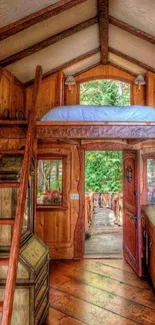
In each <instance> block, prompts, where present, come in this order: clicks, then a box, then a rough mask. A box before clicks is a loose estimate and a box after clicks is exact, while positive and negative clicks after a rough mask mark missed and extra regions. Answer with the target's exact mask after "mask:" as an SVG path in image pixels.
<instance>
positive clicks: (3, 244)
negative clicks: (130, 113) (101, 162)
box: [0, 0, 155, 325]
mask: <svg viewBox="0 0 155 325" xmlns="http://www.w3.org/2000/svg"><path fill="white" fill-rule="evenodd" d="M107 79H110V80H119V81H123V82H125V83H128V84H129V85H130V106H131V109H132V108H133V107H141V108H143V111H142V113H141V111H140V108H138V110H139V112H140V113H139V116H140V118H139V119H138V120H132V119H129V120H122V119H121V118H120V116H119V114H118V116H117V120H115V119H113V116H111V117H110V119H106V120H105V119H103V120H102V119H100V120H97V118H96V119H94V120H93V119H88V120H87V118H85V119H83V120H82V119H78V120H77V119H75V118H73V119H72V116H71V119H68V120H67V119H65V118H64V120H63V119H60V120H59V119H55V120H54V119H53V118H51V119H48V118H47V119H46V118H44V117H46V116H48V113H51V114H52V112H53V113H54V112H55V111H56V112H58V110H57V108H59V107H60V109H61V111H62V115H63V114H65V113H64V112H65V109H68V112H69V110H71V109H72V110H75V111H76V110H78V109H79V105H80V104H81V102H80V85H81V84H83V83H87V82H89V81H92V80H107ZM130 106H129V109H130ZM154 108H155V2H154V1H153V0H147V1H145V0H143V1H138V0H130V1H129V0H115V1H113V0H44V1H41V0H37V1H36V0H31V1H28V0H26V1H25V2H24V1H21V0H14V1H9V0H2V1H1V2H0V324H1V325H18V324H22V325H43V324H44V325H84V324H87V325H94V324H95V325H96V324H99V325H102V324H103V325H104V324H109V325H113V324H115V323H116V322H117V323H118V324H119V325H134V324H135V325H136V324H142V325H153V324H154V323H155V293H154V288H155V208H154V204H155V196H154V194H155V183H154V182H155V179H154V178H153V176H154V169H153V172H152V173H151V172H148V165H149V163H150V161H151V163H152V166H153V167H155V117H154V119H153V118H152V116H153V114H154ZM86 109H88V110H90V107H89V105H88V106H87V107H86ZM109 109H110V107H109ZM123 109H125V107H122V110H123ZM70 112H71V111H70ZM77 112H78V111H77ZM96 112H97V111H96ZM152 112H153V113H152ZM67 114H68V115H64V116H69V113H67ZM70 115H72V114H70ZM73 115H74V114H73ZM94 115H95V113H94ZM144 115H145V116H144ZM119 118H120V119H119ZM89 150H99V151H107V150H111V151H121V152H122V155H123V165H122V169H123V178H122V184H123V212H122V213H123V256H122V257H119V258H118V257H117V258H114V257H110V256H109V257H107V258H104V257H100V258H95V257H94V258H91V259H89V258H85V256H84V245H85V232H86V230H87V229H89V227H90V224H91V223H92V218H93V211H94V210H93V209H94V206H93V204H94V200H92V201H91V199H90V197H87V199H86V195H85V153H86V152H87V151H89ZM49 163H50V164H53V165H52V166H55V164H56V163H57V166H59V167H58V168H57V169H55V170H56V172H57V173H58V175H59V177H60V182H59V190H53V191H52V190H50V188H49V190H47V188H46V187H44V176H45V174H46V173H44V171H42V170H43V168H44V166H45V165H47V164H49ZM39 166H40V167H39ZM153 167H152V168H153ZM39 168H40V169H39ZM51 179H52V178H51ZM148 179H149V181H150V182H151V184H152V185H151V186H152V187H151V188H152V190H151V191H152V192H151V194H150V189H148V188H149V185H148V184H150V183H148V182H149V181H148ZM60 183H61V186H60ZM49 184H50V179H49ZM47 187H48V186H47ZM49 187H50V185H49ZM150 195H152V196H151V198H150ZM88 204H89V206H88ZM90 212H91V215H90ZM103 245H104V243H103Z"/></svg>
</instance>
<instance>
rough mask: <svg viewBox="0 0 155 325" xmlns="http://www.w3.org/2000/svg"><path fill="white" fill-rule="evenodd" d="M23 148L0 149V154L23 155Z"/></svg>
mask: <svg viewBox="0 0 155 325" xmlns="http://www.w3.org/2000/svg"><path fill="white" fill-rule="evenodd" d="M23 154H24V150H0V155H23Z"/></svg>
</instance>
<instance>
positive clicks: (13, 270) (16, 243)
mask: <svg viewBox="0 0 155 325" xmlns="http://www.w3.org/2000/svg"><path fill="white" fill-rule="evenodd" d="M41 78H42V68H41V67H40V66H37V68H36V74H35V82H34V89H33V98H32V110H31V112H30V115H29V122H28V129H27V137H26V144H25V153H24V159H23V164H22V169H21V177H20V186H19V191H18V200H17V202H18V203H17V209H16V217H15V224H14V230H13V236H12V243H11V249H10V258H9V267H8V274H7V280H6V287H5V294H4V303H3V314H2V323H1V324H3V325H10V324H11V318H12V310H13V300H14V292H15V286H16V277H17V267H18V259H19V249H20V240H21V231H22V224H23V215H24V208H25V200H26V190H27V186H28V178H29V171H30V163H31V154H32V149H33V143H34V137H35V124H36V110H37V97H38V93H39V88H40V84H41Z"/></svg>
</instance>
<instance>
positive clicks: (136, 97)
mask: <svg viewBox="0 0 155 325" xmlns="http://www.w3.org/2000/svg"><path fill="white" fill-rule="evenodd" d="M131 92H132V96H131V105H146V87H145V86H141V87H140V89H139V87H138V85H135V84H132V87H131Z"/></svg>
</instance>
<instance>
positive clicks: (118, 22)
mask: <svg viewBox="0 0 155 325" xmlns="http://www.w3.org/2000/svg"><path fill="white" fill-rule="evenodd" d="M109 23H110V24H112V25H114V26H116V27H119V28H121V29H123V30H125V31H126V32H128V33H130V34H132V35H134V36H137V37H139V38H141V39H143V40H144V41H147V42H149V43H151V44H154V45H155V37H154V36H152V35H150V34H148V33H146V32H144V31H142V30H140V29H138V28H135V27H133V26H131V25H129V24H127V23H125V22H124V21H121V20H119V19H117V18H115V17H112V16H109Z"/></svg>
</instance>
